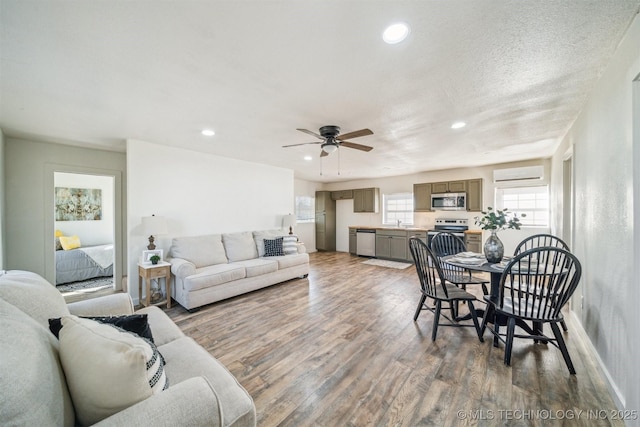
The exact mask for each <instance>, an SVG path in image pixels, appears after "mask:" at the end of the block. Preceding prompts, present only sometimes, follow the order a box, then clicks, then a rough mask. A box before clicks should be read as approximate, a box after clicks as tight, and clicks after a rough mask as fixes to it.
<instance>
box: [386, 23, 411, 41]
mask: <svg viewBox="0 0 640 427" xmlns="http://www.w3.org/2000/svg"><path fill="white" fill-rule="evenodd" d="M408 35H409V26H408V25H407V24H405V23H404V22H398V23H397V24H393V25H389V26H388V27H387V29H386V30H384V33H382V40H384V41H385V42H387V43H389V44H396V43H400V42H401V41H402V40H404V39H406V38H407V36H408Z"/></svg>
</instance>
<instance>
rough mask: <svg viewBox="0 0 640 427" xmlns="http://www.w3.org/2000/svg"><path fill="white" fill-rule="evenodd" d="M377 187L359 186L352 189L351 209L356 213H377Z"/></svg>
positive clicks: (378, 191)
mask: <svg viewBox="0 0 640 427" xmlns="http://www.w3.org/2000/svg"><path fill="white" fill-rule="evenodd" d="M379 199H380V189H379V188H359V189H357V190H353V211H354V212H357V213H361V212H370V213H378V205H379V204H380V203H379Z"/></svg>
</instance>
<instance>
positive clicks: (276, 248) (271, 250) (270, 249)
mask: <svg viewBox="0 0 640 427" xmlns="http://www.w3.org/2000/svg"><path fill="white" fill-rule="evenodd" d="M283 255H284V251H283V250H282V237H276V238H275V239H264V256H283Z"/></svg>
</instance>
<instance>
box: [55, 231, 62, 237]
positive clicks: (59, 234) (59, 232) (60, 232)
mask: <svg viewBox="0 0 640 427" xmlns="http://www.w3.org/2000/svg"><path fill="white" fill-rule="evenodd" d="M60 236H64V234H62V231H60V230H56V235H55V236H54V237H60Z"/></svg>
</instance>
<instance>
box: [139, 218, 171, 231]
mask: <svg viewBox="0 0 640 427" xmlns="http://www.w3.org/2000/svg"><path fill="white" fill-rule="evenodd" d="M142 229H143V230H144V234H148V235H150V236H157V235H158V234H167V233H169V230H168V229H167V220H166V219H165V218H164V217H163V216H155V215H153V216H145V217H142Z"/></svg>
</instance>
